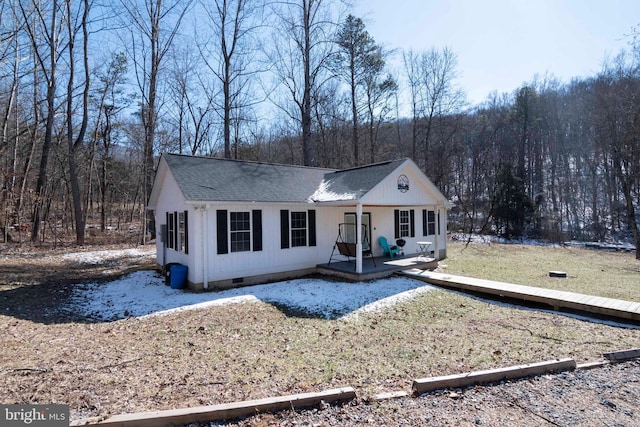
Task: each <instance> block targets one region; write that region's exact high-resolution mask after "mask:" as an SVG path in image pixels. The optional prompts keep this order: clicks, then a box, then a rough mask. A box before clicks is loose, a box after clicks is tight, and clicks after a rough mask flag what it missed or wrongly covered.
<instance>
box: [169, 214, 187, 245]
mask: <svg viewBox="0 0 640 427" xmlns="http://www.w3.org/2000/svg"><path fill="white" fill-rule="evenodd" d="M188 214H189V212H188V211H180V212H167V225H166V236H165V242H166V245H167V248H169V249H173V250H176V251H178V252H184V253H185V254H188V253H189V221H188V219H189V216H188Z"/></svg>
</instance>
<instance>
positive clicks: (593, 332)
mask: <svg viewBox="0 0 640 427" xmlns="http://www.w3.org/2000/svg"><path fill="white" fill-rule="evenodd" d="M460 250H461V248H457V247H454V248H452V256H451V259H450V260H449V265H450V267H449V270H450V271H456V272H458V273H461V274H462V273H464V274H470V273H468V272H469V271H471V270H470V267H463V266H462V265H463V260H461V259H460V255H458V254H457V252H459V251H460ZM471 251H473V252H474V253H475V254H476V255H475V256H477V258H478V261H477V262H476V263H475V264H474V265H483V263H481V262H480V259H485V260H492V259H494V257H496V258H500V257H506V256H507V255H509V254H516V253H518V252H526V250H525V249H524V248H520V249H519V250H518V251H515V250H513V248H512V247H508V248H506V249H505V248H503V247H501V246H499V245H498V246H496V245H492V246H491V247H486V248H484V247H483V248H472V249H471V250H469V249H466V250H465V251H463V252H460V254H461V255H463V256H465V257H466V254H468V253H470V252H471ZM493 251H497V252H498V253H499V254H501V255H493ZM571 251H577V250H569V252H567V253H569V254H570V253H571ZM609 255H613V254H608V255H607V256H606V258H608V257H609ZM586 256H590V253H589V252H585V253H584V254H583V255H582V256H578V255H576V258H583V257H586ZM468 258H471V257H468ZM528 258H533V257H531V256H529V257H526V256H523V257H522V258H519V257H516V258H514V259H519V260H522V259H528ZM568 259H571V258H568ZM612 259H613V261H612V264H611V265H609V266H607V267H606V268H605V270H611V271H615V269H616V268H618V267H617V264H615V263H614V261H615V260H616V258H615V256H614V257H613V258H612ZM29 261H30V264H29V266H30V268H31V269H32V270H31V271H32V272H33V275H34V280H33V281H32V282H27V281H24V275H23V276H22V279H23V280H22V282H21V284H19V285H18V284H16V283H15V282H13V284H12V285H11V286H6V283H5V282H2V281H7V280H8V279H7V277H6V276H5V277H3V278H0V313H3V315H0V346H2V348H3V351H2V352H1V353H0V377H2V382H3V384H4V385H5V386H4V387H3V388H1V389H0V401H2V402H3V403H20V402H33V403H51V402H59V403H66V404H69V405H71V412H72V415H73V417H75V418H78V417H84V416H95V415H105V414H115V413H123V412H134V411H143V410H154V409H168V408H178V407H186V406H194V405H205V404H212V403H220V402H230V401H236V400H242V399H253V398H261V397H268V396H274V395H282V394H288V393H297V392H305V391H311V390H320V389H326V388H331V387H336V386H339V385H351V386H353V387H356V388H357V390H358V394H359V395H360V396H367V395H370V394H373V393H376V392H381V391H389V390H397V389H404V390H409V388H410V382H411V379H413V378H416V377H424V376H430V375H445V374H451V373H458V372H464V371H468V370H472V369H486V368H490V367H498V366H506V365H511V364H517V363H525V362H533V361H540V360H548V359H552V358H557V357H574V358H576V359H577V360H578V361H579V362H582V361H590V360H596V359H600V358H601V354H602V353H603V352H606V351H612V350H618V349H622V348H628V347H633V346H636V345H637V342H638V338H640V331H638V330H635V329H625V328H619V327H612V326H607V325H603V324H598V323H590V322H586V321H582V320H578V319H574V318H571V317H566V316H562V315H556V314H549V313H543V312H538V311H535V310H525V309H514V308H510V307H505V306H501V305H496V304H491V303H487V302H483V301H480V300H476V299H473V298H468V297H465V296H463V295H460V294H457V293H453V292H448V291H434V292H431V293H426V294H422V295H420V296H419V297H417V298H415V299H413V300H411V301H408V302H405V303H402V304H398V305H396V306H394V307H392V308H388V309H386V310H385V311H383V312H378V313H370V314H367V315H361V316H360V317H358V318H356V319H354V320H349V321H346V320H325V319H318V318H313V317H300V316H295V315H292V314H291V313H287V312H284V311H281V310H279V309H278V308H277V307H274V306H272V305H269V304H266V303H248V304H244V305H233V306H222V307H215V308H209V309H205V310H199V311H191V312H181V313H176V314H173V315H170V316H163V317H159V316H158V317H149V318H142V319H137V318H131V319H126V320H120V321H115V322H109V323H83V322H79V321H77V319H76V320H75V321H74V320H73V316H66V317H65V316H63V315H60V316H59V317H58V318H47V319H48V320H47V321H43V320H42V319H40V318H38V317H37V316H35V315H29V314H26V315H22V314H21V313H22V311H21V310H20V308H19V307H18V308H16V307H15V306H14V305H13V304H12V301H11V300H9V298H8V296H15V295H16V292H17V291H19V290H20V289H23V290H25V289H40V290H42V289H43V287H42V286H40V285H38V284H37V282H38V280H36V279H37V277H38V274H41V273H40V272H39V271H42V269H40V270H39V271H36V270H34V269H33V265H34V263H36V262H37V261H36V260H29ZM465 261H466V259H465ZM43 262H44V261H43ZM122 262H123V263H126V260H123V261H122ZM516 262H520V261H516ZM17 264H19V261H18V258H14V259H13V265H17ZM485 264H487V263H485ZM488 264H495V263H493V262H488ZM470 265H471V264H470ZM564 265H568V264H564ZM111 268H112V267H111ZM544 268H545V270H544V271H543V272H542V273H540V276H541V275H542V274H546V269H547V267H546V266H545V267H544ZM553 268H554V269H558V268H563V269H566V270H568V271H569V272H570V275H571V276H575V275H576V273H571V269H569V268H566V267H564V266H563V265H559V266H554V267H553ZM494 269H495V268H494ZM538 269H539V268H538V267H535V268H532V269H531V270H532V271H535V270H538ZM495 270H501V269H495ZM505 270H506V266H505ZM521 270H522V273H523V274H524V275H525V276H526V274H527V273H525V272H526V270H529V269H525V268H520V267H519V268H518V276H519V275H520V274H521ZM505 274H506V273H505ZM528 274H532V275H533V276H535V274H533V273H528ZM478 275H480V274H478ZM579 275H580V274H578V276H579ZM487 277H488V276H487ZM505 277H506V276H505ZM511 277H515V276H514V273H513V269H511ZM494 278H498V279H501V278H500V277H494ZM502 279H503V278H502ZM540 279H541V280H544V278H542V277H540ZM571 281H574V279H573V278H572V279H571V280H570V281H568V282H571ZM518 282H521V283H522V281H520V280H518ZM49 283H51V282H50V280H49ZM636 283H637V281H636ZM3 284H5V286H6V287H5V288H3V287H2V285H3ZM526 284H532V283H526ZM50 286H53V285H50ZM3 289H6V291H3ZM8 292H10V293H9V294H8ZM25 292H27V291H26V290H25ZM28 294H29V296H30V298H35V299H34V300H33V301H32V304H38V300H37V295H38V293H37V292H35V291H29V293H28ZM60 294H61V295H63V296H64V293H63V292H60ZM47 295H48V296H50V294H47ZM337 297H339V296H337ZM21 304H25V305H26V304H28V302H27V301H23V302H21ZM7 313H10V314H9V315H7Z"/></svg>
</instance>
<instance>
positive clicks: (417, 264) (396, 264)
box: [316, 254, 438, 282]
mask: <svg viewBox="0 0 640 427" xmlns="http://www.w3.org/2000/svg"><path fill="white" fill-rule="evenodd" d="M374 260H375V263H374ZM437 267H438V260H436V259H435V258H430V257H423V256H418V254H407V255H401V256H398V257H393V259H391V258H389V257H388V256H381V257H375V258H371V257H366V258H365V257H363V258H362V273H356V260H355V258H351V259H349V260H347V258H346V257H341V259H339V260H332V261H331V262H330V263H326V264H318V265H317V266H316V268H317V270H318V273H320V274H323V275H326V276H334V277H339V278H341V279H347V280H352V281H357V282H362V281H366V280H374V279H380V278H383V277H388V276H391V275H392V274H394V273H396V272H398V271H402V270H407V269H412V268H417V269H419V270H434V269H435V268H437Z"/></svg>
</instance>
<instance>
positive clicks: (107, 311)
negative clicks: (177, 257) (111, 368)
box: [71, 271, 435, 320]
mask: <svg viewBox="0 0 640 427" xmlns="http://www.w3.org/2000/svg"><path fill="white" fill-rule="evenodd" d="M433 289H435V288H434V287H433V286H431V285H428V284H425V283H424V282H421V281H419V280H415V279H411V278H407V277H393V278H388V279H381V280H376V281H371V282H361V283H351V282H333V281H327V280H322V279H309V278H307V279H297V280H289V281H284V282H278V283H271V284H266V285H256V286H247V287H243V288H236V289H229V290H225V291H220V292H200V293H194V292H188V291H184V290H180V289H172V288H171V287H169V286H167V285H165V282H164V278H163V277H161V276H159V275H158V274H157V273H155V272H151V271H139V272H135V273H132V274H129V275H127V276H124V277H123V278H121V279H119V280H116V281H113V282H109V283H103V284H87V285H82V286H78V287H77V288H76V290H75V292H74V295H73V296H72V298H71V304H72V305H73V307H71V310H73V311H76V312H78V313H79V314H81V315H83V316H86V317H90V318H94V319H97V320H115V319H122V318H125V317H129V316H135V317H139V316H149V315H168V314H172V313H176V312H179V311H184V310H197V309H203V308H208V307H213V306H220V305H226V304H243V303H251V302H257V301H263V302H267V303H271V304H275V305H278V306H282V307H286V308H287V309H289V310H292V311H299V312H304V313H306V314H308V315H312V316H318V317H323V318H327V319H336V318H340V317H344V318H345V319H347V320H348V319H352V318H355V317H357V316H358V314H360V313H367V312H371V311H375V310H382V309H384V308H386V307H389V306H391V305H393V304H397V303H399V302H401V301H406V300H408V299H411V298H414V297H415V296H417V295H419V294H421V293H423V292H427V291H430V290H433Z"/></svg>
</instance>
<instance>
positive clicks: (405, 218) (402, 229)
mask: <svg viewBox="0 0 640 427" xmlns="http://www.w3.org/2000/svg"><path fill="white" fill-rule="evenodd" d="M393 217H394V220H393V222H394V229H395V233H394V237H395V238H396V239H400V238H401V237H415V236H416V227H415V210H413V209H410V210H400V209H396V210H394V213H393Z"/></svg>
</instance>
